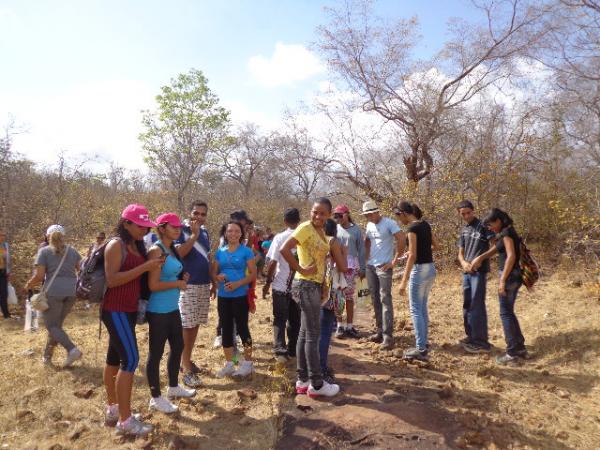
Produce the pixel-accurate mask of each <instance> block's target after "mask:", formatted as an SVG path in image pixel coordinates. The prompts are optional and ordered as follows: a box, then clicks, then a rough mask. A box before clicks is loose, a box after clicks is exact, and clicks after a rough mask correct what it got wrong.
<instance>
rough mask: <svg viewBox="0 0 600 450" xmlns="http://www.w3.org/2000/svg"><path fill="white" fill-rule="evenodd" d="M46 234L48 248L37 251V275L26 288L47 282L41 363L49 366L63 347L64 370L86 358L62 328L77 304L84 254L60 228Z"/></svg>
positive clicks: (51, 227) (53, 227)
mask: <svg viewBox="0 0 600 450" xmlns="http://www.w3.org/2000/svg"><path fill="white" fill-rule="evenodd" d="M46 235H47V236H48V242H49V245H48V246H47V247H44V248H42V249H40V250H39V251H38V253H37V256H36V257H35V271H34V274H33V276H32V277H31V278H30V279H29V281H27V283H26V284H25V289H33V287H35V286H37V285H38V284H40V283H41V282H44V286H43V289H44V291H45V293H46V297H47V300H48V309H47V310H46V311H44V312H43V314H42V315H43V318H44V324H45V326H46V329H47V330H48V340H47V342H46V347H45V349H44V354H43V357H42V361H43V362H44V364H50V363H51V361H52V355H53V353H54V349H55V347H56V346H57V345H59V344H60V345H61V346H62V347H63V348H64V349H65V350H66V351H67V357H66V359H65V362H64V367H69V366H71V365H72V364H73V363H74V362H75V361H77V360H78V359H80V358H81V357H82V355H83V354H82V352H81V350H79V349H78V348H77V347H76V346H75V344H74V343H73V342H72V341H71V338H70V337H69V335H68V334H67V333H66V332H65V330H64V329H63V325H64V322H65V319H66V318H67V315H68V314H69V312H71V309H72V308H73V305H74V304H75V287H76V284H77V271H78V270H79V262H80V261H81V255H80V254H79V253H78V252H77V250H75V249H74V248H73V247H71V246H69V245H66V244H65V229H64V228H63V227H62V226H61V225H51V226H50V227H49V228H48V230H47V231H46Z"/></svg>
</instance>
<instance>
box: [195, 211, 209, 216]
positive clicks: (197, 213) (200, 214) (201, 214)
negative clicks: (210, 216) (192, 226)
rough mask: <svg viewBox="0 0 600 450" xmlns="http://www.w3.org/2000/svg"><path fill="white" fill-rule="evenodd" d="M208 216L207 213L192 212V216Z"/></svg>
mask: <svg viewBox="0 0 600 450" xmlns="http://www.w3.org/2000/svg"><path fill="white" fill-rule="evenodd" d="M206 214H207V213H205V212H200V211H193V212H192V216H202V217H206Z"/></svg>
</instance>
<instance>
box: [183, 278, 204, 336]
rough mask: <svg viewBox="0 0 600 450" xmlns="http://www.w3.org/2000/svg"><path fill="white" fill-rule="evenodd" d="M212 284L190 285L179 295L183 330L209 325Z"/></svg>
mask: <svg viewBox="0 0 600 450" xmlns="http://www.w3.org/2000/svg"><path fill="white" fill-rule="evenodd" d="M209 306H210V284H188V285H187V288H186V290H185V291H183V292H181V294H180V295H179V312H180V313H181V323H182V325H183V328H194V327H196V326H198V325H206V324H207V323H208V308H209Z"/></svg>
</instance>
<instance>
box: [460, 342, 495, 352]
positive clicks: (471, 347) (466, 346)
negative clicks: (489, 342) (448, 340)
mask: <svg viewBox="0 0 600 450" xmlns="http://www.w3.org/2000/svg"><path fill="white" fill-rule="evenodd" d="M462 348H463V349H464V351H465V352H467V353H489V352H490V349H489V348H486V347H482V346H480V345H475V344H469V343H467V344H463V346H462Z"/></svg>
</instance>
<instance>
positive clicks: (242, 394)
mask: <svg viewBox="0 0 600 450" xmlns="http://www.w3.org/2000/svg"><path fill="white" fill-rule="evenodd" d="M237 395H238V397H239V398H240V400H241V401H244V400H254V399H255V398H256V397H257V396H258V394H257V393H256V391H255V390H254V389H250V388H245V389H240V390H239V391H237Z"/></svg>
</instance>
